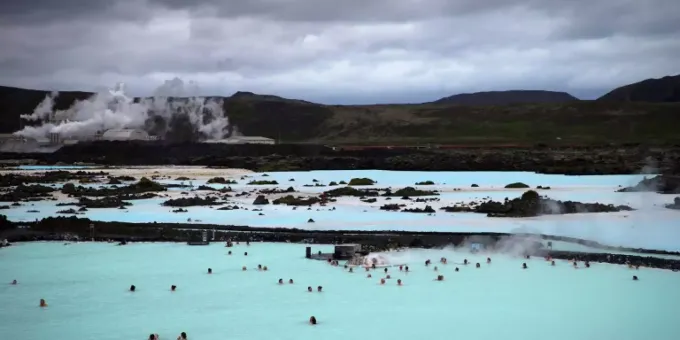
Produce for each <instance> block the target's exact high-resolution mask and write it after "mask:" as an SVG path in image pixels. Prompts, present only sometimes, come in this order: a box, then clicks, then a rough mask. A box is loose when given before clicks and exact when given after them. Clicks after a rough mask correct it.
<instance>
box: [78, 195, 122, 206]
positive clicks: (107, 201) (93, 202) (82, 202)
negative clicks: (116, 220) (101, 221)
mask: <svg viewBox="0 0 680 340" xmlns="http://www.w3.org/2000/svg"><path fill="white" fill-rule="evenodd" d="M78 205H79V206H81V207H85V208H120V207H122V206H128V205H132V203H130V202H125V201H123V200H121V199H120V198H119V197H115V196H109V197H104V198H100V199H89V198H87V197H81V198H80V199H79V200H78Z"/></svg>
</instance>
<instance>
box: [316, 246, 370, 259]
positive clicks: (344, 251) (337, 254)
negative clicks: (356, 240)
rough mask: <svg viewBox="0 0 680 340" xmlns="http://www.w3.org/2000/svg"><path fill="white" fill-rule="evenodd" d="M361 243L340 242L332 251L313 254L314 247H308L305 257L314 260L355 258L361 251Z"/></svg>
mask: <svg viewBox="0 0 680 340" xmlns="http://www.w3.org/2000/svg"><path fill="white" fill-rule="evenodd" d="M361 252H362V251H361V245H360V244H338V245H336V246H335V250H334V252H332V253H322V252H320V251H319V252H317V253H315V254H312V247H307V248H306V249H305V257H306V258H308V259H314V260H324V261H327V260H328V259H333V260H349V259H351V258H353V257H354V256H355V255H356V254H357V253H361Z"/></svg>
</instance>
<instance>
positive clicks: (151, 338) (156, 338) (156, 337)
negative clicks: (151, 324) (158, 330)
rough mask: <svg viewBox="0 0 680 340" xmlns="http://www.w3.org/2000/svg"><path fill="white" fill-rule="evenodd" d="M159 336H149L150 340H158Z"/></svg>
mask: <svg viewBox="0 0 680 340" xmlns="http://www.w3.org/2000/svg"><path fill="white" fill-rule="evenodd" d="M158 339H159V337H158V334H149V340H158Z"/></svg>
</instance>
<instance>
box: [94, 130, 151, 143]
mask: <svg viewBox="0 0 680 340" xmlns="http://www.w3.org/2000/svg"><path fill="white" fill-rule="evenodd" d="M99 139H100V140H108V141H127V140H150V139H151V138H150V137H149V134H148V133H147V132H146V131H144V130H138V129H110V130H106V132H104V133H103V134H102V135H101V137H99Z"/></svg>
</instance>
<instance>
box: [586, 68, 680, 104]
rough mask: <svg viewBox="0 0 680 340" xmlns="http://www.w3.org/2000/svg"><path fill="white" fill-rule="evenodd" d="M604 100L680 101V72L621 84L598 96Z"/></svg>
mask: <svg viewBox="0 0 680 340" xmlns="http://www.w3.org/2000/svg"><path fill="white" fill-rule="evenodd" d="M598 100H602V101H619V102H648V103H668V102H680V74H679V75H675V76H666V77H663V78H659V79H647V80H643V81H641V82H637V83H634V84H630V85H625V86H621V87H619V88H616V89H614V90H612V91H611V92H609V93H607V94H605V95H604V96H602V97H600V98H598Z"/></svg>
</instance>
